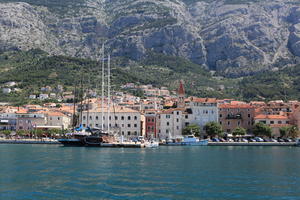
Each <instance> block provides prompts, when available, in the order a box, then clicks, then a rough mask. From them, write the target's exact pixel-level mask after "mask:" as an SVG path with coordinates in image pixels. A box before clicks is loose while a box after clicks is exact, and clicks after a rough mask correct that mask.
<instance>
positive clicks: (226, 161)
mask: <svg viewBox="0 0 300 200" xmlns="http://www.w3.org/2000/svg"><path fill="white" fill-rule="evenodd" d="M0 199H1V200H2V199H3V200H4V199H5V200H6V199H162V200H167V199H203V200H204V199H207V200H219V199H228V200H229V199H230V200H232V199H239V200H240V199H249V200H256V199H257V200H264V199H265V200H270V199H272V200H289V199H290V200H297V199H300V147H216V146H194V147H176V146H175V147H159V148H156V149H122V148H86V147H63V146H60V145H12V144H1V145H0Z"/></svg>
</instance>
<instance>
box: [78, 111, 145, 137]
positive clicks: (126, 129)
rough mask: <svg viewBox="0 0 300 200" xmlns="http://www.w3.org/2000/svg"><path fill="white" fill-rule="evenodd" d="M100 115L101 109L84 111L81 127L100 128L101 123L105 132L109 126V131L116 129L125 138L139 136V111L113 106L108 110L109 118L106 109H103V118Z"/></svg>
mask: <svg viewBox="0 0 300 200" xmlns="http://www.w3.org/2000/svg"><path fill="white" fill-rule="evenodd" d="M101 115H102V114H101V108H96V109H93V110H89V111H84V112H83V113H82V125H83V127H87V126H89V127H92V128H94V127H98V128H102V122H103V128H104V129H105V130H107V129H108V126H109V127H110V128H111V129H118V131H120V133H121V134H122V135H124V136H126V137H134V136H140V135H141V133H142V130H141V113H140V112H139V111H136V110H133V109H129V108H126V107H123V106H114V107H111V108H110V116H109V115H108V109H107V108H104V109H103V116H102V117H101ZM108 116H109V117H108ZM108 119H109V120H108ZM108 121H109V123H108Z"/></svg>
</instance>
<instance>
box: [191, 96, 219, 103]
mask: <svg viewBox="0 0 300 200" xmlns="http://www.w3.org/2000/svg"><path fill="white" fill-rule="evenodd" d="M192 101H193V102H198V103H217V99H216V98H197V97H193V98H192Z"/></svg>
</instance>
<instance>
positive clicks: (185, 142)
mask: <svg viewBox="0 0 300 200" xmlns="http://www.w3.org/2000/svg"><path fill="white" fill-rule="evenodd" d="M166 145H168V146H207V145H208V140H207V139H205V140H200V139H199V138H197V137H195V136H194V135H187V136H184V137H183V138H177V139H176V140H175V139H174V140H172V142H170V141H167V143H166Z"/></svg>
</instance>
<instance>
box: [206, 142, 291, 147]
mask: <svg viewBox="0 0 300 200" xmlns="http://www.w3.org/2000/svg"><path fill="white" fill-rule="evenodd" d="M208 146H296V142H209V143H208Z"/></svg>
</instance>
